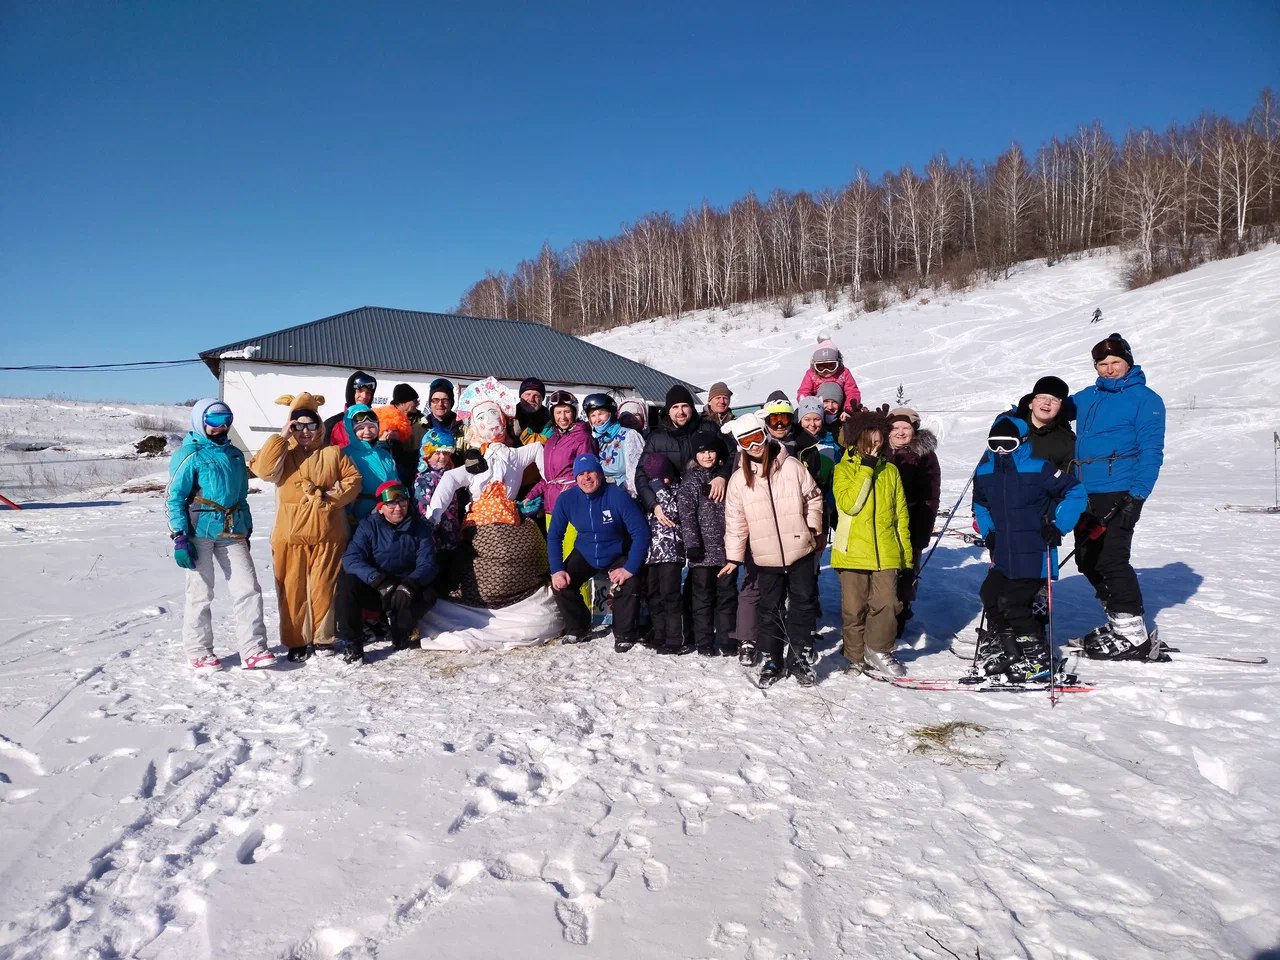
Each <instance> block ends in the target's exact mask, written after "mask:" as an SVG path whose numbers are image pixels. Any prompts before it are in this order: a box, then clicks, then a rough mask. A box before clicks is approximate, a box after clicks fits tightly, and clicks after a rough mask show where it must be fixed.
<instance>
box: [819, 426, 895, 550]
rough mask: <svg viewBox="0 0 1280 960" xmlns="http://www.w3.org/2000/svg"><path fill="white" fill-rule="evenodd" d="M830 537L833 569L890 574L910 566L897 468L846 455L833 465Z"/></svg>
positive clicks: (850, 451) (849, 454)
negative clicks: (832, 532) (833, 518)
mask: <svg viewBox="0 0 1280 960" xmlns="http://www.w3.org/2000/svg"><path fill="white" fill-rule="evenodd" d="M832 488H833V491H834V493H835V497H836V534H835V537H834V538H833V539H832V541H831V566H833V567H835V568H836V569H837V570H841V569H843V570H895V569H905V568H907V567H910V566H911V532H910V529H909V528H908V525H907V522H908V517H907V498H906V495H905V494H904V493H903V491H902V477H901V476H899V475H898V468H897V467H895V466H894V465H893V464H892V463H889V462H888V461H887V460H885V459H883V458H879V459H877V460H876V464H875V466H874V467H868V466H866V465H865V464H863V462H862V458H861V457H860V456H858V453H857V451H855V450H849V451H847V452H846V453H845V455H844V456H843V457H841V458H840V462H839V463H837V464H836V469H835V476H834V479H833V480H832Z"/></svg>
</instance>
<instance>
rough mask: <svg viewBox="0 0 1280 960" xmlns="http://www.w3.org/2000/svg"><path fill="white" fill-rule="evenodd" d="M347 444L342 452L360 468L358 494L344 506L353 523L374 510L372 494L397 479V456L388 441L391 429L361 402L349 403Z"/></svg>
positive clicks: (346, 424)
mask: <svg viewBox="0 0 1280 960" xmlns="http://www.w3.org/2000/svg"><path fill="white" fill-rule="evenodd" d="M345 426H346V431H347V437H348V440H347V445H346V446H345V447H344V448H343V451H342V452H343V453H345V454H346V455H347V456H348V457H350V458H351V462H352V463H354V464H355V465H356V469H357V470H359V471H360V495H359V496H358V497H356V499H355V500H354V501H352V503H351V504H350V505H349V506H348V507H347V513H348V514H349V515H350V517H351V523H352V527H353V528H354V526H355V524H357V523H359V522H360V521H361V520H363V519H364V518H365V517H367V516H368V515H369V514H371V513H373V507H374V504H375V502H376V500H375V497H374V495H375V494H376V493H377V490H378V487H380V486H382V485H383V484H384V483H386V482H387V481H388V480H396V481H399V479H400V477H399V474H397V473H396V460H395V457H394V456H392V454H391V446H390V444H389V443H388V442H387V441H388V440H389V439H390V437H391V431H390V430H384V429H383V427H382V425H381V424H380V423H379V421H378V414H377V413H376V412H374V410H373V409H372V408H370V407H368V406H366V405H365V404H363V403H356V404H352V405H351V406H350V407H348V408H347V414H346V423H345Z"/></svg>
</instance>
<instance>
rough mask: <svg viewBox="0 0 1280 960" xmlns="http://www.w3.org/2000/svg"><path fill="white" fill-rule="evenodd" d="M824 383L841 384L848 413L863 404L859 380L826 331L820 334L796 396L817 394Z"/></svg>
mask: <svg viewBox="0 0 1280 960" xmlns="http://www.w3.org/2000/svg"><path fill="white" fill-rule="evenodd" d="M824 383H838V384H840V388H841V389H842V390H843V391H844V408H845V411H846V412H847V413H854V412H855V411H857V410H858V409H859V408H860V407H861V406H862V392H861V391H860V390H859V389H858V384H857V381H855V380H854V379H853V374H852V373H850V372H849V368H848V367H846V366H845V365H844V357H843V356H842V355H841V353H840V351H839V349H837V348H836V345H835V344H834V343H832V342H831V335H830V334H828V333H826V332H823V333H820V334H818V349H817V350H815V351H813V356H812V357H811V358H810V360H809V369H808V370H806V371H805V372H804V378H803V379H801V381H800V389H799V390H797V391H796V396H797V397H812V396H816V395H817V392H818V387H820V386H821V385H822V384H824Z"/></svg>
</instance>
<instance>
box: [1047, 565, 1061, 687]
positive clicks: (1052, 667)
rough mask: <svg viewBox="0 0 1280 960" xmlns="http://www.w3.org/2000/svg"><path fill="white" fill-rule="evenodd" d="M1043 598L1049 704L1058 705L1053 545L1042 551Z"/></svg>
mask: <svg viewBox="0 0 1280 960" xmlns="http://www.w3.org/2000/svg"><path fill="white" fill-rule="evenodd" d="M1044 598H1045V603H1046V604H1047V605H1048V607H1049V623H1048V630H1049V706H1050V707H1051V708H1052V707H1056V706H1057V705H1058V697H1057V695H1056V694H1055V693H1054V689H1053V682H1054V680H1055V679H1056V677H1057V675H1058V662H1057V654H1056V653H1055V651H1054V647H1053V547H1046V548H1045V551H1044Z"/></svg>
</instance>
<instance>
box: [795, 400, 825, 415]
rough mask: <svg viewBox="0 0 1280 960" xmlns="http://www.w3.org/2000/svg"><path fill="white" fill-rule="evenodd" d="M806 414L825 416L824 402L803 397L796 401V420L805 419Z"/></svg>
mask: <svg viewBox="0 0 1280 960" xmlns="http://www.w3.org/2000/svg"><path fill="white" fill-rule="evenodd" d="M806 413H816V414H817V415H818V416H820V417H821V416H822V415H823V410H822V401H821V400H819V399H818V398H817V397H801V398H800V399H799V400H797V401H796V419H797V420H802V419H804V415H805V414H806Z"/></svg>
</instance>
